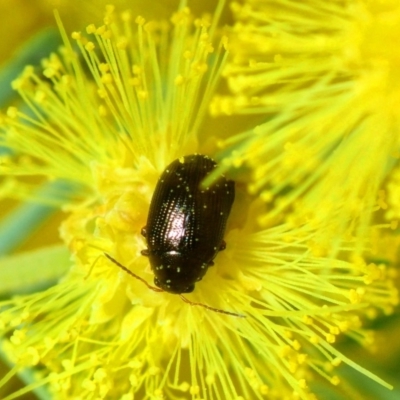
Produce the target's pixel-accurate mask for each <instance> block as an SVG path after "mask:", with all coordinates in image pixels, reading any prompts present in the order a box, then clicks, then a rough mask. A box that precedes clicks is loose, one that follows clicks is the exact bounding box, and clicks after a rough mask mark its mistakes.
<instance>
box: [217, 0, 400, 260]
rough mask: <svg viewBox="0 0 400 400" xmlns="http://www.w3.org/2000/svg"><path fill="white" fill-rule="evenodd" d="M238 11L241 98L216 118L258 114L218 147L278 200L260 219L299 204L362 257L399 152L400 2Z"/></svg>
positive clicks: (236, 61)
mask: <svg viewBox="0 0 400 400" xmlns="http://www.w3.org/2000/svg"><path fill="white" fill-rule="evenodd" d="M232 10H233V12H234V15H235V18H236V21H237V22H236V24H235V26H234V28H233V33H232V38H233V39H232V45H231V46H232V52H233V53H234V58H233V60H232V62H230V63H229V65H228V67H227V69H226V71H225V73H226V75H227V78H228V81H229V84H230V88H231V90H232V91H233V92H234V94H233V95H231V96H220V97H218V98H216V100H215V101H214V103H213V112H214V113H215V114H228V115H232V114H238V115H245V116H250V115H251V116H254V115H259V116H262V117H261V118H260V119H259V123H258V126H256V127H255V128H254V127H251V128H250V129H248V130H247V131H246V132H240V134H238V135H234V136H231V137H229V138H227V139H225V140H224V141H222V142H221V145H222V146H224V147H227V148H228V149H231V148H232V149H234V150H235V155H234V157H235V158H237V157H240V158H241V161H242V162H243V163H244V164H245V165H248V166H250V167H251V169H252V170H253V176H252V183H251V186H250V187H251V189H252V191H253V192H255V193H259V194H260V195H261V196H262V198H263V199H264V200H265V201H267V202H271V204H272V205H273V207H271V209H270V211H269V212H268V213H267V214H266V215H265V216H264V217H263V218H262V222H263V223H264V224H266V225H268V223H269V221H271V219H272V220H273V218H275V217H276V216H279V215H280V214H281V211H282V210H289V211H290V210H292V209H294V214H295V215H293V216H292V218H294V219H296V220H299V219H300V220H301V222H304V221H306V220H308V221H310V220H315V221H321V220H325V219H330V220H332V221H333V220H336V226H332V229H334V232H331V233H332V234H331V235H329V234H324V235H322V236H321V238H320V246H321V247H323V248H324V249H325V252H327V253H330V254H334V253H335V252H336V251H337V250H338V249H337V248H336V246H332V241H334V239H333V238H334V237H335V235H346V236H347V237H348V238H350V237H352V236H356V237H357V238H358V239H357V240H358V242H359V246H360V248H359V250H360V251H361V248H362V246H364V244H365V243H363V240H362V239H364V240H365V239H366V238H367V237H368V227H369V224H370V221H371V213H372V211H374V210H375V209H376V206H377V193H378V189H379V188H380V185H381V184H382V183H383V181H384V179H385V177H386V176H387V174H388V171H390V169H391V168H392V167H393V165H394V164H395V163H396V162H397V160H398V156H399V154H398V148H399V144H400V143H399V141H400V135H399V132H398V130H399V126H400V124H399V122H400V121H399V114H398V111H397V108H398V104H399V100H400V75H399V72H398V65H399V59H400V56H399V54H400V53H399V50H398V48H397V47H396V45H393V46H392V45H391V44H395V43H397V41H398V36H399V34H400V8H399V4H398V2H397V1H392V0H387V1H379V0H376V1H375V0H373V1H363V0H361V1H359V0H348V1H344V2H339V1H330V2H326V1H322V0H313V1H307V2H302V3H301V4H300V3H299V2H298V1H296V0H272V1H269V0H244V1H240V2H234V3H233V4H232ZM378 207H379V205H378ZM339 215H341V216H343V215H346V218H338V216H339ZM347 217H348V218H347Z"/></svg>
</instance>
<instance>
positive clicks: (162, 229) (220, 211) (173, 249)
mask: <svg viewBox="0 0 400 400" xmlns="http://www.w3.org/2000/svg"><path fill="white" fill-rule="evenodd" d="M216 166H217V164H216V162H215V161H214V160H212V159H211V158H209V157H207V156H205V155H200V154H194V155H189V156H185V157H181V158H179V159H177V160H175V161H173V162H172V163H171V164H170V165H168V167H167V168H166V169H165V170H164V172H163V173H162V175H161V177H160V178H159V180H158V183H157V186H156V188H155V191H154V194H153V198H152V200H151V204H150V211H149V215H148V218H147V225H146V227H145V228H143V229H142V234H143V235H144V236H145V238H146V240H147V245H148V249H146V250H143V251H142V254H143V255H146V256H148V257H149V260H150V264H151V268H152V270H153V272H154V275H155V277H154V284H155V285H156V286H157V287H159V288H161V289H162V290H164V291H166V292H169V293H175V294H181V293H190V292H192V291H193V289H194V285H195V283H196V282H197V281H200V280H201V279H202V278H203V276H204V274H205V273H206V272H207V269H208V267H209V266H210V265H213V259H214V258H215V256H216V255H217V253H218V251H220V250H223V249H224V248H225V242H224V241H223V236H224V232H225V226H226V221H227V219H228V216H229V213H230V211H231V208H232V204H233V201H234V198H235V183H234V182H233V181H231V180H227V179H226V178H225V177H224V176H220V177H219V178H218V179H217V181H216V182H214V183H213V184H212V186H210V187H207V188H202V187H201V183H202V181H204V179H205V178H206V177H207V175H208V174H210V172H212V171H213V170H214V169H215V168H216Z"/></svg>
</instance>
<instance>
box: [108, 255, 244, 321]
mask: <svg viewBox="0 0 400 400" xmlns="http://www.w3.org/2000/svg"><path fill="white" fill-rule="evenodd" d="M104 255H105V256H106V257H107V258H108V259H109V260H110V261H111V262H113V263H114V264H115V265H116V266H118V267H119V268H121V269H122V270H123V271H125V272H126V273H127V274H129V275H130V276H132V277H134V278H136V279H138V280H139V281H141V282H143V283H144V284H145V285H146V286H147V287H148V288H149V289H151V290H153V291H154V292H164V290H162V289H160V288H157V287H155V286H151V285H150V284H149V283H147V281H146V280H144V279H143V278H141V277H140V276H139V275H136V274H134V273H133V272H132V271H131V270H130V269H128V268H126V267H125V266H124V265H122V264H121V263H120V262H118V261H117V260H116V259H115V258H113V257H111V256H110V255H109V254H107V253H104ZM179 297H180V298H181V300H182V301H184V302H185V303H187V304H189V305H191V306H199V307H204V308H206V309H207V310H210V311H214V312H217V313H221V314H226V315H231V316H233V317H238V318H246V316H245V315H241V314H236V313H234V312H231V311H225V310H221V309H219V308H214V307H211V306H208V305H206V304H203V303H196V302H194V301H191V300H189V299H188V298H186V297H185V296H183V295H182V294H180V295H179Z"/></svg>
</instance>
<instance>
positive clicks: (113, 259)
mask: <svg viewBox="0 0 400 400" xmlns="http://www.w3.org/2000/svg"><path fill="white" fill-rule="evenodd" d="M104 255H105V256H106V257H107V258H108V259H109V260H110V261H112V262H113V263H114V264H115V265H117V266H118V267H119V268H121V269H122V270H124V271H125V272H126V273H127V274H129V275H131V276H133V277H134V278H136V279H139V281H141V282H143V283H144V284H145V285H146V286H147V287H148V288H149V289H151V290H153V291H154V292H163V291H164V290H162V289H160V288H156V287H154V286H151V285H149V284H148V283H147V281H146V280H145V279H143V278H141V277H140V276H139V275H136V274H134V273H133V272H132V271H131V270H130V269H128V268H126V267H125V266H124V265H122V264H121V263H119V262H118V261H117V260H116V259H115V258H113V257H111V256H110V255H109V254H107V253H104Z"/></svg>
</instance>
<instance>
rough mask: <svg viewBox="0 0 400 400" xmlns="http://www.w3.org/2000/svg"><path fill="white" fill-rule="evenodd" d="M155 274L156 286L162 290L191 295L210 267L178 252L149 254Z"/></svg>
mask: <svg viewBox="0 0 400 400" xmlns="http://www.w3.org/2000/svg"><path fill="white" fill-rule="evenodd" d="M149 258H150V264H151V268H152V270H153V272H154V275H155V276H154V284H155V285H156V286H157V287H159V288H161V289H162V290H164V291H166V292H168V293H173V294H181V293H190V292H192V291H193V290H194V285H195V283H196V282H198V281H199V280H201V278H202V277H203V275H204V274H205V273H206V271H207V267H208V265H207V264H205V263H204V262H202V261H200V260H196V259H193V258H190V259H188V257H185V256H183V255H182V254H181V253H179V252H177V251H168V252H164V253H162V254H161V255H159V254H154V253H153V254H151V253H150V254H149Z"/></svg>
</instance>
